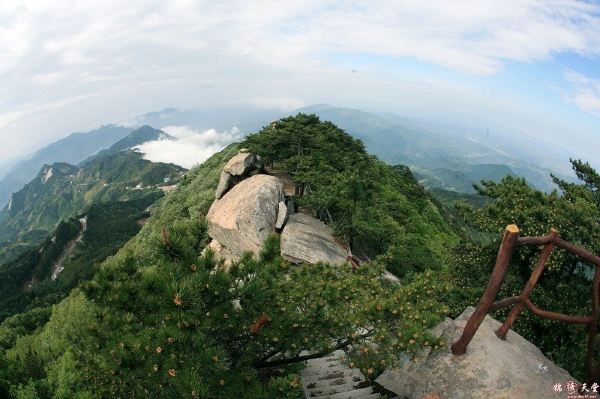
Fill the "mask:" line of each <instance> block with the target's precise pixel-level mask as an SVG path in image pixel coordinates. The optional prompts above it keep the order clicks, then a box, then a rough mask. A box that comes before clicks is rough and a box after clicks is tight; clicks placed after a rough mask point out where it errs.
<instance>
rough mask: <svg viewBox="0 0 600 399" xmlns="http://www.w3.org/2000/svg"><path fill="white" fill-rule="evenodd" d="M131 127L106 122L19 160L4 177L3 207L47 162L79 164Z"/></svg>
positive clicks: (0, 199) (1, 188) (0, 195)
mask: <svg viewBox="0 0 600 399" xmlns="http://www.w3.org/2000/svg"><path fill="white" fill-rule="evenodd" d="M130 132H131V129H129V128H126V127H123V126H117V125H104V126H101V127H100V128H98V129H94V130H91V131H89V132H85V133H73V134H70V135H69V136H67V137H65V138H63V139H60V140H58V141H56V142H54V143H52V144H50V145H48V146H47V147H45V148H42V149H41V150H39V151H37V152H36V153H35V154H34V155H33V157H31V158H30V159H28V160H24V161H21V162H18V163H17V164H15V165H14V166H13V167H11V168H10V170H9V171H8V172H7V174H6V176H4V178H3V179H2V180H0V207H4V206H5V205H6V204H7V203H8V200H9V199H10V195H11V194H12V193H15V192H17V191H19V190H20V189H21V188H22V187H23V186H24V185H25V184H27V182H29V181H30V180H31V179H33V178H34V176H35V175H36V174H37V173H38V172H39V170H40V168H41V167H42V166H44V165H51V164H53V163H55V162H66V163H70V164H72V165H77V164H78V163H79V162H81V161H83V160H84V159H86V158H88V157H90V156H92V155H93V154H95V153H97V152H98V151H100V150H102V149H105V148H108V147H110V146H111V145H113V144H114V143H115V142H117V141H118V140H120V139H122V138H123V137H125V136H127V134H129V133H130Z"/></svg>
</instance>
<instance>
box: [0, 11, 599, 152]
mask: <svg viewBox="0 0 600 399" xmlns="http://www.w3.org/2000/svg"><path fill="white" fill-rule="evenodd" d="M561 54H571V55H572V54H576V55H577V56H579V57H581V58H584V59H586V60H597V59H600V4H599V3H598V2H593V1H585V0H557V1H547V0H526V1H523V0H506V1H499V2H490V1H487V2H485V1H481V0H463V1H447V0H432V1H426V2H424V1H420V0H403V1H396V0H372V1H366V2H365V1H353V0H350V1H344V2H339V1H338V2H327V1H325V2H323V1H319V0H290V1H285V2H282V1H277V0H264V1H260V2H248V1H242V0H231V1H225V2H214V1H208V0H198V1H192V0H171V1H163V0H131V1H125V2H124V1H121V0H102V1H100V0H96V1H93V0H89V1H76V0H55V1H52V2H50V1H47V0H15V1H5V2H3V3H2V6H0V82H1V83H0V88H1V90H0V91H1V92H2V96H0V135H3V136H9V135H12V136H13V137H20V138H22V140H9V141H7V142H6V143H5V145H4V146H3V147H2V148H0V157H7V156H9V155H11V154H15V153H17V152H21V153H22V152H24V151H25V150H29V149H30V148H29V147H31V146H35V145H38V144H42V143H43V142H44V140H45V142H46V143H47V142H48V141H50V138H56V137H57V135H59V134H62V135H64V134H67V133H68V132H69V131H72V130H70V129H82V130H83V129H89V128H91V127H94V126H97V124H99V123H105V122H110V121H118V120H124V119H126V118H130V117H131V116H132V115H135V114H138V113H144V112H148V111H149V110H152V109H161V108H164V107H166V106H174V105H176V106H184V107H192V106H196V105H202V104H203V102H204V103H210V104H215V103H218V102H224V101H227V100H231V99H236V100H248V101H250V102H252V101H254V102H255V103H257V104H259V105H261V104H266V105H270V104H272V103H274V102H275V103H280V102H281V101H277V100H273V99H281V98H284V99H285V98H289V97H292V101H288V102H287V104H286V106H287V107H293V106H294V105H296V104H299V103H315V102H329V103H341V102H343V101H345V100H356V101H357V99H364V98H366V99H377V100H378V101H381V102H387V103H393V102H394V101H401V100H403V99H405V98H408V99H413V98H414V97H415V96H419V95H421V92H422V91H423V90H424V86H425V84H428V83H430V82H428V81H427V82H425V84H422V83H423V82H418V83H421V84H420V85H419V86H418V87H417V88H416V89H414V90H412V91H411V92H404V91H402V89H403V87H394V85H395V84H396V83H398V81H399V80H400V79H398V76H402V72H403V71H402V70H400V72H398V71H394V70H392V71H390V70H389V69H386V67H382V68H381V69H378V68H379V67H380V66H381V65H384V64H385V63H386V62H389V63H390V64H394V62H397V61H399V60H400V61H407V60H408V61H416V62H417V63H423V64H424V65H425V66H436V67H441V68H442V69H445V70H448V71H453V72H457V73H459V74H463V75H465V76H475V77H474V78H473V79H475V80H476V79H479V78H480V77H481V76H489V75H494V74H498V73H501V72H503V71H504V70H505V69H506V66H507V65H513V64H515V63H526V64H531V63H537V62H542V63H543V62H551V61H552V60H553V59H554V58H555V57H557V56H559V55H561ZM355 57H356V58H361V57H366V58H368V60H369V61H374V60H375V62H374V63H373V64H374V65H375V66H373V65H369V63H368V62H367V63H365V64H363V65H361V67H362V69H360V68H357V69H358V71H357V73H350V72H349V70H350V69H351V70H352V71H353V72H354V69H355V68H354V65H352V66H351V67H349V66H348V63H347V62H341V61H340V60H341V59H346V60H347V59H348V58H350V59H352V63H354V61H355ZM378 61H381V63H378ZM369 68H370V69H369ZM390 69H393V68H390ZM456 81H457V79H452V78H450V79H448V80H447V81H446V82H444V83H448V84H456ZM409 83H411V84H412V83H413V82H409ZM561 83H563V82H561ZM361 84H362V85H361ZM457 85H458V84H457ZM388 88H391V89H390V90H389V91H386V90H388ZM462 88H464V87H462ZM442 89H443V87H442ZM438 91H441V90H438ZM398 93H402V95H403V96H400V95H399V94H398ZM434 97H435V95H434ZM455 97H457V99H458V100H461V98H460V94H458V95H456V96H455ZM593 101H595V100H594V99H593V98H591V97H590V96H589V93H582V94H581V95H580V96H579V99H578V100H576V101H572V103H574V104H576V105H578V106H580V107H581V109H582V110H584V111H588V110H589V109H590V105H591V107H592V109H595V108H594V107H595V105H593V104H592V102H593ZM451 102H452V103H457V102H460V101H456V100H452V101H451ZM464 108H468V107H464ZM517 108H519V109H520V108H522V107H520V106H517ZM588 112H589V111H588Z"/></svg>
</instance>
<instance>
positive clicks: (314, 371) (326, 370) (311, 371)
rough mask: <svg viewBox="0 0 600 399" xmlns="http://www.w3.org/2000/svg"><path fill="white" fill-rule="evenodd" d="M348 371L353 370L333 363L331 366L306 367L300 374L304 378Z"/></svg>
mask: <svg viewBox="0 0 600 399" xmlns="http://www.w3.org/2000/svg"><path fill="white" fill-rule="evenodd" d="M347 370H351V369H349V368H348V367H344V366H343V365H341V364H339V363H331V365H330V366H319V367H306V368H305V369H304V370H302V371H301V372H300V375H301V376H303V377H310V376H312V375H324V374H331V373H337V372H346V371H347Z"/></svg>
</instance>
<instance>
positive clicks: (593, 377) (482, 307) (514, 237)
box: [452, 224, 600, 382]
mask: <svg viewBox="0 0 600 399" xmlns="http://www.w3.org/2000/svg"><path fill="white" fill-rule="evenodd" d="M519 245H536V246H539V245H543V248H542V251H541V253H540V256H539V258H538V260H537V262H536V264H535V267H534V269H533V272H532V273H531V276H530V277H529V281H527V284H525V287H524V288H523V291H521V294H519V295H517V296H513V297H509V298H505V299H502V300H499V301H496V302H494V300H495V299H496V295H497V294H498V290H499V289H500V286H501V285H502V281H503V280H504V276H505V274H506V271H507V269H508V264H509V262H510V259H511V257H512V255H513V253H514V251H515V249H516V247H517V246H519ZM554 247H560V248H563V249H565V250H567V251H569V252H571V253H572V254H575V255H577V256H579V257H580V258H582V259H585V260H586V261H588V262H590V263H592V264H594V265H595V266H596V271H595V274H594V280H593V282H592V292H591V295H592V314H591V315H589V316H570V315H565V314H561V313H555V312H550V311H547V310H542V309H540V308H538V307H537V306H535V305H534V304H533V302H531V300H530V299H529V294H530V293H531V291H533V288H534V287H535V285H536V284H537V282H538V279H539V278H540V276H541V274H542V272H543V271H544V267H545V266H546V262H547V261H548V258H549V257H550V253H551V252H552V250H553V249H554ZM599 286H600V257H599V256H596V255H594V254H593V253H591V252H589V251H587V250H585V249H583V248H581V247H578V246H576V245H573V244H571V243H570V242H567V241H565V240H563V239H561V238H560V237H558V232H557V231H556V230H554V229H552V230H550V232H549V233H548V235H547V236H543V237H519V228H518V227H517V226H516V225H514V224H512V225H509V226H506V230H505V232H504V237H503V239H502V244H501V245H500V249H499V250H498V256H497V257H496V265H495V266H494V270H493V271H492V274H491V276H490V280H489V282H488V285H487V288H486V289H485V291H484V293H483V295H482V297H481V299H480V300H479V303H478V304H477V308H476V309H475V311H474V312H473V314H472V315H471V317H470V318H469V320H468V321H467V324H466V325H465V328H464V330H463V333H462V335H461V337H460V339H459V340H458V341H456V342H455V343H454V344H452V353H453V354H454V355H457V356H460V355H463V354H464V353H465V352H466V350H467V346H468V345H469V342H471V339H472V338H473V336H474V335H475V333H476V332H477V329H478V328H479V326H480V325H481V323H482V321H483V319H484V318H485V316H486V315H487V314H488V313H489V312H492V311H494V310H496V309H500V308H503V307H506V306H510V305H514V307H513V308H512V310H511V312H510V313H509V315H508V316H507V317H506V320H504V323H503V324H502V325H501V326H500V328H498V330H497V331H496V335H497V336H498V337H499V338H501V339H505V338H506V334H507V333H508V330H509V329H510V328H511V327H512V325H513V323H514V322H515V320H516V319H517V317H518V316H519V314H520V313H521V311H522V310H523V308H525V307H526V308H527V309H529V310H530V311H531V312H533V314H535V315H536V316H539V317H544V318H547V319H551V320H558V321H562V322H565V323H573V324H585V325H587V327H588V340H587V357H586V360H585V367H586V372H587V377H588V381H590V382H594V381H595V382H598V381H599V379H598V378H599V377H600V364H599V365H596V366H594V364H593V363H594V359H593V356H594V344H595V342H596V337H597V333H598V301H599V298H598V294H599V291H598V289H599V288H598V287H599Z"/></svg>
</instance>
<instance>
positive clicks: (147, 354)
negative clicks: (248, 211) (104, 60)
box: [0, 115, 454, 398]
mask: <svg viewBox="0 0 600 399" xmlns="http://www.w3.org/2000/svg"><path fill="white" fill-rule="evenodd" d="M287 122H289V123H292V124H294V126H295V127H300V128H302V127H304V128H305V129H306V132H310V134H311V135H312V136H313V137H314V138H315V139H316V140H319V141H320V143H321V144H322V145H327V143H328V142H329V141H331V140H334V141H332V143H333V145H330V146H329V147H328V148H327V151H329V153H328V155H327V157H325V156H323V158H320V157H321V155H320V154H319V153H318V152H317V151H312V156H311V157H304V158H298V159H297V161H298V164H294V163H288V164H287V165H286V169H287V170H289V171H290V172H292V173H294V175H295V177H297V178H298V177H299V178H298V180H297V181H298V182H300V184H303V188H302V190H303V191H304V196H303V198H302V202H303V205H306V206H314V209H315V210H316V211H317V212H320V213H323V212H325V210H327V211H329V213H330V214H331V215H332V216H333V218H334V222H333V225H334V227H335V229H336V231H338V232H339V233H340V234H343V235H344V237H345V238H346V239H347V240H348V241H351V242H352V243H353V247H354V248H357V250H358V251H361V253H366V254H370V255H380V254H384V255H385V254H386V253H388V251H390V250H391V248H392V247H393V246H392V245H385V244H381V243H378V246H377V247H376V248H375V249H371V248H369V246H368V245H369V243H373V242H374V241H373V238H372V237H368V236H367V235H366V234H365V233H364V232H362V231H361V228H367V227H369V226H370V224H369V223H368V222H367V218H374V219H373V220H374V223H373V225H374V226H375V229H374V230H372V231H371V234H378V237H380V238H384V236H383V234H382V233H381V231H380V230H383V229H386V228H391V229H394V230H393V233H394V234H399V235H401V234H417V232H416V231H414V230H413V228H414V227H412V225H414V226H416V228H423V229H425V230H424V231H425V232H427V231H430V232H431V233H432V234H433V237H434V238H439V239H444V240H445V239H448V240H449V241H450V240H452V239H454V238H453V236H452V233H451V231H450V229H449V227H448V226H446V225H445V222H444V219H443V217H442V216H441V215H440V213H439V212H438V210H437V208H436V207H435V205H434V204H433V203H432V202H431V201H430V199H429V197H428V196H427V194H425V192H424V191H423V190H422V189H421V188H420V187H419V186H418V185H417V184H416V183H415V182H414V179H413V178H412V176H411V175H410V173H409V171H408V169H406V168H402V167H396V168H392V167H388V166H386V165H385V164H383V163H381V162H380V161H378V160H376V159H375V158H372V157H370V156H368V155H367V154H366V153H365V152H364V149H363V148H362V145H361V144H360V142H356V141H354V140H352V139H351V138H350V137H349V136H347V135H346V134H344V133H343V132H341V131H340V130H339V129H336V128H335V127H334V126H333V125H331V124H328V123H323V122H319V121H318V120H316V121H315V119H314V118H312V117H307V116H303V115H299V116H297V117H295V118H293V119H287V120H284V123H287ZM263 133H264V132H263ZM261 134H262V133H261ZM253 137H254V138H251V139H249V141H248V142H246V143H242V144H241V145H243V146H246V145H250V144H252V145H253V146H256V145H257V144H256V143H255V142H254V143H253V142H252V140H256V136H253ZM238 147H239V146H236V145H232V146H230V147H228V148H226V149H225V150H223V151H222V152H221V153H219V154H216V155H214V156H213V157H212V158H211V159H209V160H208V161H206V162H205V163H204V164H202V165H201V166H199V167H198V168H195V169H194V170H192V171H189V172H188V173H186V175H185V176H183V177H182V178H181V180H180V183H179V186H178V188H177V189H176V190H175V191H174V192H172V193H170V194H169V195H168V196H166V197H165V198H164V199H162V200H160V201H159V202H157V203H156V205H155V207H154V209H153V211H152V216H151V217H150V219H149V220H148V223H147V224H146V225H145V226H144V227H143V228H142V231H141V232H140V233H139V234H137V235H136V237H135V238H134V239H133V240H131V241H129V242H128V243H127V244H125V246H124V247H123V248H122V249H120V250H119V251H118V253H117V254H116V255H115V256H113V257H109V258H108V259H107V260H106V261H105V262H103V264H102V265H101V266H100V268H99V269H98V270H97V271H96V273H95V275H94V277H93V278H92V279H91V280H90V281H89V282H88V283H84V284H83V285H81V288H80V289H76V290H73V291H72V292H71V294H70V295H69V297H67V298H66V299H65V300H63V301H62V302H61V303H60V304H58V305H55V306H54V307H53V308H52V312H51V316H50V318H49V321H48V322H47V323H46V324H45V325H43V327H41V328H40V327H39V326H40V325H41V323H43V321H44V320H45V318H47V317H48V314H47V313H43V312H42V310H39V312H40V314H39V315H38V314H33V313H31V314H30V315H29V316H27V322H25V321H23V320H21V321H19V320H14V319H13V317H14V316H13V317H11V318H8V319H6V321H5V323H6V326H5V330H4V331H5V334H6V335H9V334H12V335H11V336H8V337H7V338H5V339H4V341H8V342H9V345H5V346H4V348H5V349H4V352H3V353H2V358H1V359H3V360H1V362H2V363H0V364H3V366H0V386H2V387H3V388H2V389H4V391H3V393H4V394H6V395H11V397H31V398H36V397H39V398H41V397H44V398H66V397H81V398H95V397H144V398H145V397H150V398H152V397H156V398H179V397H192V398H194V397H198V398H214V397H223V398H228V397H239V393H240V392H244V393H245V395H246V397H256V398H273V397H277V398H285V397H290V398H291V397H301V395H302V393H301V390H300V389H299V384H300V381H299V377H298V375H297V371H298V370H299V369H298V367H299V366H298V361H300V360H302V357H300V356H301V355H302V354H304V353H305V351H309V352H311V353H313V354H314V356H320V355H323V354H326V353H329V352H331V351H332V350H333V349H334V348H335V347H338V346H342V345H346V344H352V345H353V346H354V347H355V348H356V349H357V354H356V355H355V357H354V358H353V362H354V363H355V364H356V365H357V366H358V367H361V368H362V369H363V370H364V372H365V373H366V375H368V376H374V375H376V373H377V372H379V371H381V370H382V369H383V368H384V367H385V366H386V365H388V364H392V363H393V362H394V361H395V359H396V356H397V355H398V354H400V353H401V352H402V353H409V354H412V353H415V352H416V351H418V350H419V349H420V348H423V347H426V346H435V345H437V344H438V343H437V341H436V340H435V339H433V338H432V337H431V336H429V335H428V334H427V333H426V330H427V329H428V328H430V327H432V326H434V325H435V324H437V323H438V322H439V320H440V318H441V316H442V315H443V314H444V312H445V311H446V310H448V309H447V308H446V307H445V306H444V305H443V304H441V303H439V302H438V301H437V300H436V298H435V297H434V296H433V295H431V293H432V292H434V291H436V292H437V291H444V289H445V288H444V287H438V286H437V284H436V283H435V282H434V281H432V280H431V276H432V274H431V273H429V272H425V273H410V274H411V275H410V276H407V278H406V279H405V281H404V283H403V285H402V286H401V287H400V286H397V285H394V284H392V283H390V282H388V281H387V280H385V279H381V278H380V274H381V272H382V271H383V268H384V267H385V266H388V264H384V262H375V263H371V264H369V265H368V266H366V267H361V268H358V269H355V268H353V267H351V266H350V265H347V266H342V267H332V266H329V265H325V264H318V265H312V266H311V265H302V266H293V265H291V264H290V263H288V262H287V261H284V260H283V259H282V258H281V257H280V256H279V243H278V239H277V237H272V238H271V239H270V240H269V241H268V242H267V244H266V245H265V248H264V250H263V252H262V253H261V254H260V256H259V257H256V258H252V257H250V256H249V255H248V256H246V257H243V259H242V260H241V261H240V262H239V263H237V264H234V265H233V266H232V267H231V268H229V269H228V270H227V269H225V268H224V267H223V265H222V264H220V263H219V262H217V261H215V259H214V258H213V254H212V253H211V252H210V251H208V252H205V253H202V249H203V248H204V246H205V245H206V243H207V235H206V225H205V222H204V216H203V215H205V214H206V212H207V210H208V207H209V206H210V204H211V203H212V201H213V200H214V189H215V187H216V184H217V182H218V178H219V173H220V170H221V168H222V167H223V165H224V163H225V162H226V161H227V160H228V159H229V158H230V157H231V156H233V155H234V154H235V153H236V152H237V148H238ZM306 148H308V147H306ZM257 150H260V149H259V148H257ZM267 150H268V149H267ZM257 152H259V153H262V152H261V151H257ZM328 157H330V158H331V159H334V160H335V161H334V162H329V161H328V159H327V158H328ZM317 160H318V161H317ZM355 161H359V162H361V165H362V166H364V168H365V171H364V174H362V173H361V174H356V175H353V174H352V173H351V171H350V169H351V168H350V166H349V165H350V164H351V163H353V162H355ZM273 162H274V161H273ZM303 162H308V163H309V164H311V165H315V164H313V162H316V165H315V167H316V168H317V169H315V170H317V171H323V170H327V171H328V172H327V173H328V174H325V175H323V178H324V179H326V181H327V183H329V184H332V188H333V194H328V193H327V190H326V189H325V186H324V185H322V184H320V183H319V182H318V180H317V176H311V175H310V173H304V174H302V171H301V169H302V166H298V165H303ZM334 165H336V166H334ZM278 167H281V163H279V164H278ZM296 167H298V171H297V170H294V168H296ZM304 172H306V169H304ZM338 178H341V179H344V180H343V181H344V182H346V183H347V184H348V185H344V184H341V183H338V184H335V183H336V179H338ZM367 186H368V188H369V190H375V191H374V192H373V194H369V193H368V192H366V191H365V192H361V190H358V188H363V187H367ZM309 187H310V188H309ZM334 195H339V196H340V199H339V201H334ZM346 196H348V197H347V198H346ZM378 196H379V197H380V198H377V197H378ZM395 202H397V203H395ZM412 202H416V204H415V205H413V204H412ZM367 204H368V206H369V208H370V209H369V210H368V212H363V211H362V210H361V209H360V207H361V206H366V205H367ZM387 212H394V215H393V217H390V218H389V220H388V219H387V218H386V217H385V215H386V213H387ZM379 223H380V224H379ZM402 224H406V225H409V226H410V227H409V228H408V229H404V228H402V227H401V226H402ZM90 226H91V224H90ZM427 229H429V230H427ZM367 239H368V240H370V241H368V242H366V241H364V240H367ZM388 242H389V241H388ZM426 245H429V243H423V248H422V250H423V251H428V250H429V249H428V248H432V249H435V250H436V251H439V252H440V253H441V252H442V251H443V248H444V243H438V244H437V245H438V246H437V247H435V248H433V247H426ZM436 256H438V255H436ZM440 257H442V256H441V255H440ZM381 259H382V260H383V259H386V258H385V257H382V258H381ZM388 261H389V259H388ZM418 265H419V266H418V267H425V266H426V263H424V262H421V263H418ZM66 270H67V269H65V272H63V273H66ZM25 315H27V313H26V314H25ZM39 320H41V321H39ZM17 329H18V331H16V330H17ZM1 332H2V329H1V328H0V333H1ZM15 337H16V338H15ZM15 339H16V340H15ZM0 342H2V341H1V340H0ZM373 343H377V345H378V347H377V350H375V347H374V346H373Z"/></svg>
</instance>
